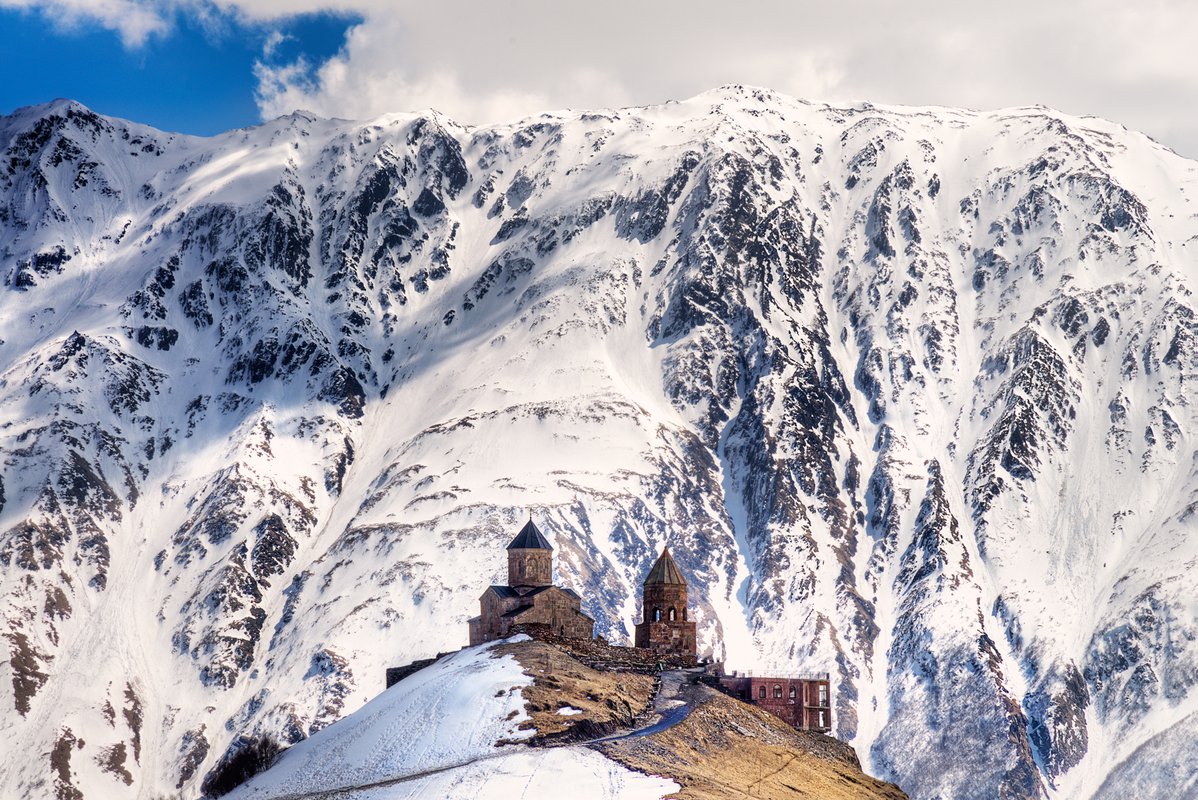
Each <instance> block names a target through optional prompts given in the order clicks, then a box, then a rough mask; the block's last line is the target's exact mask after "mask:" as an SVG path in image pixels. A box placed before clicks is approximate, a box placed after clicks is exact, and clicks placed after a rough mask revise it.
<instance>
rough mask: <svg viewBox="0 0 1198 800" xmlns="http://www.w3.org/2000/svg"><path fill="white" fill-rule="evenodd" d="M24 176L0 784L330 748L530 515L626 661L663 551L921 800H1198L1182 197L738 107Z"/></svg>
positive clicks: (1148, 152) (281, 124) (1196, 478)
mask: <svg viewBox="0 0 1198 800" xmlns="http://www.w3.org/2000/svg"><path fill="white" fill-rule="evenodd" d="M0 153H2V155H0V277H2V279H3V284H4V285H3V287H0V292H2V295H3V300H2V302H3V306H2V308H3V314H2V316H0V339H2V344H0V450H2V452H3V458H4V469H3V473H2V481H3V482H2V484H0V486H2V491H0V498H2V500H0V503H2V506H0V591H2V592H3V598H4V601H3V605H2V606H0V613H2V618H0V636H3V638H4V643H5V645H6V651H5V653H4V657H3V659H2V660H0V693H2V694H3V695H4V696H5V697H6V698H7V699H6V700H4V702H3V705H2V708H3V710H2V711H0V732H2V733H3V736H4V739H5V741H6V742H9V743H16V744H15V745H14V746H9V747H6V748H4V751H3V754H2V755H0V793H3V794H5V795H6V796H7V795H13V796H31V797H41V796H46V797H56V798H60V799H61V800H80V799H81V798H88V799H89V800H90V798H101V797H103V798H109V797H140V798H151V797H158V796H160V795H163V794H168V793H174V792H176V791H178V792H180V793H181V794H182V795H183V796H184V797H193V796H195V795H196V794H197V793H198V791H199V789H198V786H199V783H200V780H201V779H202V777H203V776H204V774H205V773H206V772H207V771H208V770H209V769H211V768H212V766H213V765H214V764H216V763H217V762H218V761H219V760H220V759H221V757H222V756H223V755H224V754H225V753H226V751H227V750H228V748H229V747H230V746H231V745H233V743H234V742H235V741H236V740H237V737H238V736H239V735H242V734H253V733H257V732H263V731H272V732H276V733H278V734H279V736H280V737H282V738H283V739H285V740H286V741H291V742H294V741H298V740H300V739H302V738H304V737H306V736H307V735H309V734H310V733H312V732H314V731H316V730H318V729H320V728H322V727H324V726H326V725H328V724H329V723H330V722H331V721H333V720H335V719H337V718H338V717H340V716H342V715H344V714H346V713H347V712H349V711H351V710H353V709H355V708H358V707H360V706H361V705H362V704H363V703H365V702H366V700H367V699H369V698H370V697H372V696H374V695H376V694H377V693H378V692H379V691H380V690H381V688H382V670H383V667H385V666H388V665H392V664H398V663H403V662H405V661H407V660H410V659H412V658H417V657H422V656H427V655H431V654H433V653H435V652H437V651H443V650H449V649H456V648H457V647H459V646H461V645H462V644H464V643H465V636H466V626H465V620H466V618H467V617H468V616H470V615H472V614H473V613H475V609H476V601H477V597H478V596H479V595H480V594H481V592H482V590H483V587H484V586H485V585H487V584H488V583H490V582H492V581H494V580H496V579H497V578H499V577H500V575H501V574H502V571H503V565H504V563H505V562H504V553H503V550H502V547H503V545H504V544H506V541H507V539H508V538H509V537H510V536H511V535H512V534H513V533H514V531H515V530H516V528H517V527H518V526H519V525H520V524H521V523H522V522H523V520H524V518H525V516H526V514H527V513H528V511H529V510H530V509H531V511H532V512H533V514H534V516H535V518H536V520H537V523H538V525H539V526H540V527H541V529H542V530H544V531H545V532H546V533H547V535H548V536H549V537H550V538H551V540H552V541H553V543H554V546H555V548H556V551H555V556H556V559H557V561H556V564H557V570H558V573H559V576H560V581H561V582H563V583H565V584H567V585H569V586H572V587H574V588H576V589H578V590H579V591H580V592H582V593H583V595H584V598H585V599H584V606H583V607H584V610H585V611H586V612H587V613H589V614H591V615H592V616H594V617H595V619H596V620H597V629H598V632H600V633H602V634H604V635H606V636H607V637H609V638H610V639H612V640H615V641H619V640H623V639H625V638H626V637H627V636H628V634H629V633H630V632H631V624H632V618H633V615H634V613H635V611H636V608H637V592H638V591H639V582H640V580H641V578H642V576H643V574H644V573H645V571H646V570H647V568H648V566H649V564H650V563H651V560H652V559H653V558H654V557H655V555H656V553H657V550H658V548H660V547H661V546H662V545H663V544H664V543H666V542H667V541H668V542H669V544H670V547H671V550H672V552H673V553H674V555H675V558H676V560H677V561H678V562H679V564H680V565H681V566H682V568H683V569H684V570H685V571H686V572H687V576H688V579H689V580H690V585H691V598H692V608H693V609H694V611H693V613H694V614H695V618H697V619H698V620H699V621H700V636H701V641H702V646H703V647H704V648H705V649H707V650H711V651H713V652H714V653H715V654H716V655H717V656H719V655H723V654H725V653H726V655H727V659H728V662H729V666H731V667H741V668H756V669H770V670H780V671H785V672H788V673H795V672H816V671H818V672H822V671H828V672H830V673H831V674H832V679H833V683H834V695H835V697H834V702H835V713H834V722H835V725H836V729H837V732H838V734H839V735H840V736H841V737H842V738H845V739H846V740H848V741H850V742H851V743H853V744H854V745H855V747H856V748H857V750H858V752H859V753H860V754H861V756H862V760H863V762H864V763H865V765H866V767H867V768H868V769H869V770H870V771H871V772H872V773H873V774H876V775H878V776H880V777H883V778H885V779H887V780H893V781H895V782H896V783H898V784H899V785H900V786H902V787H903V788H904V789H905V790H907V791H908V792H909V793H910V794H911V795H912V796H913V797H917V798H934V797H946V798H947V797H952V798H992V797H994V798H996V797H1004V798H1040V797H1054V798H1055V797H1061V798H1065V797H1068V798H1088V797H1123V796H1127V793H1128V791H1129V788H1130V789H1134V792H1133V793H1134V794H1135V795H1136V796H1139V797H1170V798H1172V797H1178V796H1190V797H1194V796H1198V794H1196V793H1198V787H1195V785H1194V783H1193V781H1194V777H1193V771H1192V770H1190V769H1188V768H1187V767H1186V765H1187V764H1191V765H1192V764H1193V762H1194V759H1196V758H1198V744H1196V743H1195V742H1198V641H1196V640H1198V600H1196V598H1198V570H1196V569H1195V566H1196V564H1198V536H1195V535H1194V534H1195V533H1196V532H1198V456H1196V449H1195V440H1196V437H1198V413H1196V411H1195V408H1194V405H1193V399H1192V397H1191V395H1192V391H1193V388H1194V386H1195V381H1196V380H1198V363H1196V361H1198V355H1196V354H1198V348H1196V345H1195V339H1196V338H1198V323H1196V322H1195V314H1194V310H1195V299H1194V295H1193V291H1194V288H1195V283H1196V282H1198V163H1195V162H1193V161H1188V160H1186V159H1183V158H1181V157H1179V156H1177V155H1176V154H1174V153H1172V152H1170V151H1168V150H1166V149H1165V148H1163V147H1161V146H1159V145H1157V144H1156V143H1154V142H1152V141H1151V140H1149V139H1147V138H1146V137H1144V136H1142V135H1140V134H1136V133H1132V132H1129V131H1127V130H1125V129H1123V128H1121V127H1119V126H1118V125H1114V124H1112V123H1109V122H1104V121H1102V120H1097V119H1091V118H1075V117H1069V116H1066V115H1063V114H1060V113H1057V112H1055V111H1051V110H1049V109H1045V108H1023V109H1011V110H1006V111H1001V112H993V113H978V112H971V111H960V110H951V109H940V108H936V109H916V108H879V107H873V106H868V105H866V106H860V107H852V108H836V107H829V106H825V105H816V104H809V103H804V102H800V101H797V100H794V99H791V98H787V97H783V96H779V95H776V94H773V93H771V92H768V91H763V90H757V89H748V88H741V87H727V88H723V89H719V90H716V91H713V92H710V93H707V94H704V95H701V96H699V97H696V98H694V99H692V100H689V101H687V102H684V103H669V104H666V105H663V106H655V107H650V108H639V109H625V110H618V111H597V112H579V113H574V112H569V113H559V114H551V115H542V116H540V117H537V118H534V119H528V120H524V121H521V122H519V123H515V124H510V125H499V126H493V127H484V128H467V127H463V126H460V125H457V124H455V123H454V122H452V121H451V120H448V119H446V118H445V117H443V116H442V115H440V114H437V113H433V112H430V113H427V114H419V115H395V116H388V117H384V118H381V119H378V120H375V121H373V122H369V123H357V122H346V121H341V120H322V119H314V118H312V117H310V116H306V115H304V114H295V115H292V116H290V117H285V118H281V119H278V120H275V121H273V122H270V123H267V124H264V125H261V126H259V127H256V128H250V129H244V130H238V131H232V132H229V133H227V134H224V135H221V136H217V137H213V138H209V139H200V138H192V137H187V136H180V135H173V134H167V133H162V132H159V131H155V130H152V129H150V128H147V127H144V126H140V125H136V124H133V123H129V122H124V121H121V120H115V119H109V118H105V117H101V116H98V115H96V114H94V113H92V112H90V111H88V110H87V109H85V108H83V107H81V106H79V105H78V104H75V103H71V102H63V101H59V102H55V103H52V104H49V105H46V106H39V107H33V108H27V109H22V110H19V111H17V112H15V113H14V114H13V115H11V116H9V117H6V118H2V119H0ZM1187 780H1188V781H1190V783H1189V784H1188V786H1187V785H1186V784H1185V783H1184V782H1185V781H1187ZM1179 786H1180V787H1184V788H1179ZM1186 792H1189V794H1188V795H1187V794H1186Z"/></svg>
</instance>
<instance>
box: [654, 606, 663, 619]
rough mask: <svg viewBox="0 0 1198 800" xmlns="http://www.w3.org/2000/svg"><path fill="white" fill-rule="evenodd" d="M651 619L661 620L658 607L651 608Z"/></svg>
mask: <svg viewBox="0 0 1198 800" xmlns="http://www.w3.org/2000/svg"><path fill="white" fill-rule="evenodd" d="M653 621H654V622H661V609H660V608H655V609H653Z"/></svg>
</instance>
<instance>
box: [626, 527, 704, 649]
mask: <svg viewBox="0 0 1198 800" xmlns="http://www.w3.org/2000/svg"><path fill="white" fill-rule="evenodd" d="M686 601H687V596H686V579H685V578H683V577H682V573H681V572H680V571H679V569H678V565H677V564H675V563H674V559H673V558H672V557H671V556H670V548H668V547H667V548H664V549H663V550H662V551H661V555H660V556H658V558H657V561H656V562H654V564H653V566H652V567H651V568H650V569H649V574H648V575H647V576H646V577H645V583H644V585H643V586H642V587H641V621H640V622H638V623H637V625H636V634H635V637H634V640H633V641H634V644H635V645H636V646H637V647H641V648H645V649H648V650H652V651H654V652H655V653H658V654H660V655H663V656H674V657H679V658H683V659H687V660H691V661H693V660H694V659H695V655H696V642H695V623H694V622H692V621H690V620H689V619H688V618H687V610H686Z"/></svg>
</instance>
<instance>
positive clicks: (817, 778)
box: [495, 641, 907, 800]
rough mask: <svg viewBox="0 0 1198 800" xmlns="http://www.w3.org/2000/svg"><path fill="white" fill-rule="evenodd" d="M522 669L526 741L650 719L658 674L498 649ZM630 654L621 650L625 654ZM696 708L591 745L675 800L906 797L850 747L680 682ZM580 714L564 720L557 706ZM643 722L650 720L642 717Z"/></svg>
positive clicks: (557, 647) (537, 650)
mask: <svg viewBox="0 0 1198 800" xmlns="http://www.w3.org/2000/svg"><path fill="white" fill-rule="evenodd" d="M495 649H496V652H497V653H510V654H511V655H512V656H513V657H515V658H516V660H517V661H519V662H520V664H521V665H522V666H523V667H524V672H525V674H527V675H529V676H530V677H531V678H532V679H533V685H532V686H529V687H525V688H523V689H522V692H523V696H524V698H525V699H526V701H527V705H526V709H527V711H528V713H529V716H530V717H531V718H532V719H531V720H530V722H529V723H526V724H527V725H531V726H533V727H535V728H536V729H537V736H536V737H535V739H534V740H533V742H532V743H533V744H541V745H553V744H559V743H560V744H564V743H585V742H586V741H588V740H591V739H595V738H599V737H601V736H604V735H606V734H610V733H613V732H618V731H620V730H624V731H627V730H630V729H634V728H636V727H638V726H639V725H644V724H646V722H652V721H653V719H654V718H653V717H652V716H651V710H652V705H653V693H654V690H655V688H656V684H657V681H656V680H655V678H653V677H651V676H648V675H642V674H636V673H630V672H612V671H604V670H596V669H592V668H590V667H588V666H586V665H585V664H582V663H581V662H579V661H578V660H577V659H576V658H574V657H573V656H572V654H571V653H569V652H567V651H566V648H565V647H563V646H562V645H561V644H555V643H545V642H538V641H528V642H520V643H517V644H508V645H500V646H499V647H497V648H495ZM625 649H627V648H625ZM684 694H685V696H686V697H687V698H688V699H689V701H690V702H691V703H692V705H693V710H692V711H691V712H690V714H689V715H688V716H687V718H686V719H684V720H683V721H682V722H680V723H678V724H677V725H675V726H674V727H672V728H668V729H666V730H664V731H660V732H658V733H654V734H650V735H648V736H633V737H630V738H622V739H616V740H614V741H605V742H600V743H594V744H591V745H590V746H591V747H594V748H595V749H596V750H598V751H600V752H602V753H603V754H604V755H606V756H608V757H609V758H612V759H615V760H616V761H618V762H620V763H621V764H624V765H625V766H627V767H629V768H631V769H635V770H637V771H639V772H644V773H648V774H653V775H660V776H664V777H668V778H671V779H673V780H674V781H676V782H677V783H678V784H679V785H680V786H681V787H682V789H681V790H680V791H679V792H677V793H676V794H674V795H671V797H676V798H679V800H725V799H726V798H764V799H765V800H773V799H774V798H779V799H781V798H788V799H790V800H797V799H798V798H819V800H905V798H906V797H907V795H906V794H905V793H904V792H903V791H902V790H901V789H899V788H898V787H897V786H895V785H894V784H891V783H885V782H883V781H880V780H877V779H876V778H871V777H869V776H868V775H866V774H865V773H864V772H862V771H861V764H860V762H859V761H858V759H857V754H856V753H855V752H854V751H853V748H852V747H850V746H849V745H847V744H845V743H843V742H841V741H839V740H837V739H834V738H832V737H830V736H824V735H822V734H818V733H812V732H809V731H796V730H795V729H793V728H791V727H790V726H789V725H787V724H786V723H784V722H783V721H782V720H780V719H778V718H777V717H774V716H772V715H771V714H768V713H766V712H764V711H762V710H761V709H759V708H757V707H755V706H751V705H749V704H747V703H743V702H741V701H739V700H736V699H734V698H731V697H728V696H726V695H723V694H720V693H719V692H717V691H715V690H714V689H711V688H709V687H707V686H703V685H701V684H697V685H693V686H687V687H686V688H685V692H684ZM564 707H570V708H573V709H578V710H579V712H581V713H578V714H572V715H570V716H563V715H561V714H559V713H558V711H559V709H561V708H564ZM647 717H648V719H646V718H647Z"/></svg>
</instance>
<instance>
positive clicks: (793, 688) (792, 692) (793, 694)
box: [790, 683, 795, 700]
mask: <svg viewBox="0 0 1198 800" xmlns="http://www.w3.org/2000/svg"><path fill="white" fill-rule="evenodd" d="M790 699H791V700H794V699H795V686H794V684H793V683H792V684H791V685H790Z"/></svg>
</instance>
